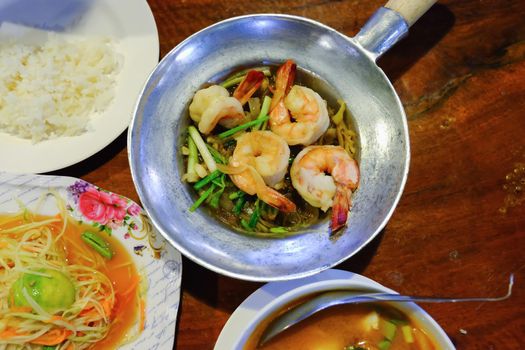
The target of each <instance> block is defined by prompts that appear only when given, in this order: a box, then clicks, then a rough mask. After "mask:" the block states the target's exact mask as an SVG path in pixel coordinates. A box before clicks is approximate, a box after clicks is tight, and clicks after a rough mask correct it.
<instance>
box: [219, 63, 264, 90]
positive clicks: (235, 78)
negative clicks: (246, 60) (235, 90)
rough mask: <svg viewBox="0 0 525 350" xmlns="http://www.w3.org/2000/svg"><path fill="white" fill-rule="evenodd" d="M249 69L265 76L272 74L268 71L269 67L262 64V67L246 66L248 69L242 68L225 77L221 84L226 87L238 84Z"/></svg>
mask: <svg viewBox="0 0 525 350" xmlns="http://www.w3.org/2000/svg"><path fill="white" fill-rule="evenodd" d="M251 70H257V71H261V72H262V73H263V74H264V75H266V76H267V77H269V76H270V75H272V73H271V72H270V68H269V67H265V66H263V67H255V68H248V69H244V70H242V71H240V72H237V73H235V74H233V75H231V76H229V77H228V78H226V80H225V81H223V82H222V83H221V86H222V87H224V88H226V89H227V88H229V87H232V86H234V85H237V84H239V83H240V82H241V81H242V80H243V79H244V77H245V76H246V74H248V72H249V71H251Z"/></svg>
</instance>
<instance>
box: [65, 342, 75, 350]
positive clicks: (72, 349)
mask: <svg viewBox="0 0 525 350" xmlns="http://www.w3.org/2000/svg"><path fill="white" fill-rule="evenodd" d="M65 350H75V346H74V345H73V343H69V345H68V346H67V348H66V349H65Z"/></svg>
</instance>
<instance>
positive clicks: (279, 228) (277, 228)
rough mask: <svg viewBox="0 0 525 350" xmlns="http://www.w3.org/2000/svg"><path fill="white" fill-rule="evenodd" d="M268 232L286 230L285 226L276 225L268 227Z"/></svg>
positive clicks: (284, 231)
mask: <svg viewBox="0 0 525 350" xmlns="http://www.w3.org/2000/svg"><path fill="white" fill-rule="evenodd" d="M270 232H272V233H286V232H288V230H287V229H286V227H282V226H277V227H270Z"/></svg>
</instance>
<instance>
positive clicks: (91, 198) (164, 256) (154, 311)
mask: <svg viewBox="0 0 525 350" xmlns="http://www.w3.org/2000/svg"><path fill="white" fill-rule="evenodd" d="M50 191H55V192H57V193H58V194H59V195H60V196H61V197H62V198H63V199H64V200H65V201H66V208H67V209H68V210H69V211H70V213H71V215H72V216H73V217H74V218H76V219H77V220H79V221H82V222H84V223H88V224H90V225H92V226H93V227H94V228H96V229H98V230H100V231H105V232H107V233H111V235H112V236H113V237H116V238H117V239H119V241H120V242H121V243H122V244H123V245H124V247H127V248H129V250H130V251H133V253H134V254H131V255H132V257H133V260H134V262H135V265H136V266H137V270H138V271H139V274H140V275H141V276H142V278H145V279H147V285H148V291H147V296H146V324H145V329H144V331H143V332H142V333H141V335H140V337H139V338H138V339H136V340H135V341H134V342H132V343H128V344H125V345H123V346H121V347H120V348H119V349H172V348H173V342H174V338H175V324H176V319H177V311H178V308H179V302H180V283H181V273H182V269H181V268H182V264H181V256H180V254H179V252H177V251H176V250H175V249H174V248H173V247H171V246H170V245H169V244H167V243H166V242H165V241H164V240H163V239H162V237H160V235H158V234H157V232H156V231H155V229H154V228H153V226H152V225H151V224H150V222H149V219H148V217H147V216H146V214H145V212H144V211H143V210H142V209H141V208H140V207H139V206H138V205H137V204H136V203H134V202H133V201H131V200H129V199H127V198H125V197H122V196H119V195H117V194H114V193H111V192H108V191H105V190H103V189H101V188H98V187H96V186H95V185H92V184H90V183H88V182H86V181H83V180H79V179H75V178H70V177H59V176H42V175H28V174H26V175H13V174H8V173H2V172H0V213H13V212H16V211H18V210H19V209H20V203H23V204H24V205H25V206H27V207H28V208H29V209H31V210H37V211H38V213H39V214H43V215H54V214H56V213H57V212H58V209H57V207H56V203H55V200H54V199H53V198H51V196H46V194H47V193H49V192H50Z"/></svg>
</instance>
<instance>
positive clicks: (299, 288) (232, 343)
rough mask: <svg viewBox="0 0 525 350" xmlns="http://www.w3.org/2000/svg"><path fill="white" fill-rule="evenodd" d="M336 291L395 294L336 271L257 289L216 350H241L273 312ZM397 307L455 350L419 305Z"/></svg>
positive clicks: (235, 314) (226, 327)
mask: <svg viewBox="0 0 525 350" xmlns="http://www.w3.org/2000/svg"><path fill="white" fill-rule="evenodd" d="M334 289H358V290H376V291H382V292H386V293H395V291H393V290H391V289H388V288H386V287H384V286H382V285H381V284H379V283H377V282H374V281H372V280H371V279H369V278H366V277H363V276H361V275H358V274H355V273H351V272H347V271H342V270H335V269H330V270H325V271H323V272H321V273H318V274H317V275H314V276H311V277H306V278H302V279H296V280H290V281H283V282H272V283H268V284H265V285H264V286H262V287H261V288H259V289H258V290H256V291H255V292H254V293H253V294H252V295H250V296H249V297H248V298H247V299H246V300H245V301H244V302H243V303H242V304H241V305H239V307H238V308H237V309H236V310H235V311H234V312H233V314H232V315H231V317H230V318H229V319H228V321H227V322H226V324H225V325H224V328H223V329H222V331H221V334H220V335H219V338H218V339H217V343H216V344H215V350H224V349H231V350H242V349H243V347H244V344H245V343H246V341H247V340H248V338H249V337H250V335H251V334H252V333H253V331H254V330H255V328H256V326H257V325H258V324H259V323H260V322H261V321H263V320H264V319H266V318H267V317H268V316H270V315H272V314H273V313H274V312H276V311H278V310H281V308H282V307H285V306H286V305H288V304H289V303H290V302H291V301H292V300H295V299H297V298H301V297H303V296H306V295H310V294H315V293H319V292H322V291H327V290H334ZM396 308H399V309H400V310H401V311H402V312H404V313H406V314H410V315H411V316H412V317H413V318H414V319H417V321H418V322H419V323H420V325H421V326H422V327H423V328H424V329H425V330H426V331H427V332H429V333H430V336H431V337H432V338H433V339H434V340H435V341H436V345H438V348H439V349H443V350H453V349H455V347H454V345H453V344H452V343H451V341H450V339H449V338H448V336H447V335H446V333H445V332H444V331H443V329H442V328H441V327H440V326H439V324H437V322H436V321H434V320H433V319H432V317H430V315H429V314H427V313H426V312H425V311H424V310H423V309H421V308H420V307H419V306H417V305H416V304H414V303H399V304H398V305H396Z"/></svg>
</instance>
